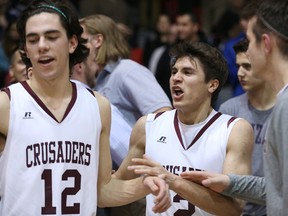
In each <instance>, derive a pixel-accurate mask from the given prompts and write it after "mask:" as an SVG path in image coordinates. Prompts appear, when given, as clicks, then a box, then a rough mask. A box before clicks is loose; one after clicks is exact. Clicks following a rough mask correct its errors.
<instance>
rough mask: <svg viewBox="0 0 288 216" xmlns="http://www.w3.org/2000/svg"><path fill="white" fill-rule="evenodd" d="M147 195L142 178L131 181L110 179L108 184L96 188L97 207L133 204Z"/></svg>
mask: <svg viewBox="0 0 288 216" xmlns="http://www.w3.org/2000/svg"><path fill="white" fill-rule="evenodd" d="M148 193H149V190H148V188H147V187H146V186H145V185H144V184H143V177H139V178H136V179H132V180H126V181H123V180H119V179H116V178H112V179H111V180H110V182H109V183H108V184H105V185H102V186H99V187H98V206H99V207H113V206H121V205H126V204H128V203H131V202H134V201H136V200H138V199H141V198H142V197H145V196H146V195H147V194H148Z"/></svg>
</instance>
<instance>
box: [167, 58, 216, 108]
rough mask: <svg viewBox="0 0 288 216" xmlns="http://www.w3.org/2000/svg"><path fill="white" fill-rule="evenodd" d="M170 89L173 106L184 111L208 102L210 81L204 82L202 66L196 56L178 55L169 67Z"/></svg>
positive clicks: (209, 99) (209, 98)
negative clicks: (170, 67)
mask: <svg viewBox="0 0 288 216" xmlns="http://www.w3.org/2000/svg"><path fill="white" fill-rule="evenodd" d="M170 90H171V95H172V99H173V106H174V107H175V108H176V109H180V110H182V111H186V112H191V111H192V112H194V111H197V110H199V109H201V105H202V104H207V103H208V104H210V101H211V92H210V81H209V82H208V83H207V82H205V75H204V71H203V67H202V65H201V64H200V62H199V60H198V59H197V58H194V59H192V58H191V57H188V56H186V57H180V58H179V59H177V61H176V63H175V64H174V65H173V67H172V69H171V77H170Z"/></svg>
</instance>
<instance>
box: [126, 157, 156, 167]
mask: <svg viewBox="0 0 288 216" xmlns="http://www.w3.org/2000/svg"><path fill="white" fill-rule="evenodd" d="M132 162H133V163H135V164H142V165H146V166H151V167H155V166H161V164H159V163H157V162H155V161H153V160H151V159H149V158H148V157H147V156H146V155H143V158H132Z"/></svg>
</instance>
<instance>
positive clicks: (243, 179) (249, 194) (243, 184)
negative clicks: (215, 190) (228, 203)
mask: <svg viewBox="0 0 288 216" xmlns="http://www.w3.org/2000/svg"><path fill="white" fill-rule="evenodd" d="M228 176H229V179H230V187H229V188H227V189H226V190H225V191H223V192H222V194H224V195H227V196H230V197H233V198H238V199H242V200H245V201H249V202H253V203H257V204H260V205H265V204H266V191H265V178H263V177H257V176H248V175H232V174H230V175H228Z"/></svg>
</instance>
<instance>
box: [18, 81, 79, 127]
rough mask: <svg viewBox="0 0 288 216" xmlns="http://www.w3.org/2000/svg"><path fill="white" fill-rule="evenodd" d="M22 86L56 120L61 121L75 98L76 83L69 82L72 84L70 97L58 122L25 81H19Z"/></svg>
mask: <svg viewBox="0 0 288 216" xmlns="http://www.w3.org/2000/svg"><path fill="white" fill-rule="evenodd" d="M21 84H22V86H23V87H24V88H25V89H26V91H27V92H28V93H29V94H30V95H31V96H32V97H33V98H34V100H35V101H36V102H37V103H38V105H39V106H40V107H41V108H42V109H43V110H44V111H45V112H46V113H47V114H48V115H49V116H51V118H53V119H54V120H55V121H56V122H58V123H61V122H62V121H64V119H65V118H66V116H67V115H68V113H69V112H70V110H71V109H72V107H73V105H74V104H75V101H76V98H77V90H76V84H75V83H73V82H71V84H72V98H71V101H70V102H69V104H68V106H67V108H66V111H65V113H64V116H63V118H62V120H61V121H60V122H59V121H58V120H57V119H56V118H55V116H54V115H53V114H52V113H51V111H50V110H49V109H48V108H47V106H46V105H45V104H44V103H43V102H42V100H41V99H40V98H39V97H38V96H37V95H36V93H35V92H34V91H33V90H32V89H31V87H30V86H29V85H28V83H27V82H26V81H24V82H21Z"/></svg>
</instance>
